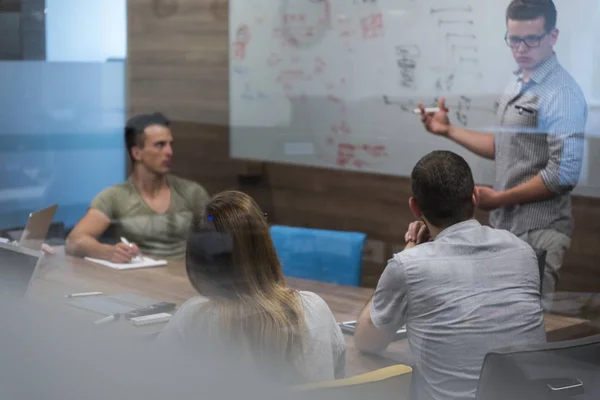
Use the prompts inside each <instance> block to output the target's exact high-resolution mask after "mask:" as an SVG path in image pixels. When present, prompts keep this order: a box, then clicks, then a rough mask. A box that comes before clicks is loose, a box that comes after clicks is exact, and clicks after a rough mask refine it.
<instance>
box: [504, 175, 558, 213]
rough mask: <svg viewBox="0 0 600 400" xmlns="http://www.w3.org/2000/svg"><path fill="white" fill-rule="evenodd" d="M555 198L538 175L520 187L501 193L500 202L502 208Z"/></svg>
mask: <svg viewBox="0 0 600 400" xmlns="http://www.w3.org/2000/svg"><path fill="white" fill-rule="evenodd" d="M553 196H555V194H554V193H553V192H552V191H551V190H550V189H548V186H546V184H545V183H544V180H543V179H542V177H541V176H540V174H538V175H536V176H534V177H533V178H531V179H530V180H528V181H527V182H525V183H523V184H521V185H519V186H515V187H514V188H512V189H508V190H505V191H504V192H500V202H501V207H509V206H513V205H516V204H527V203H534V202H536V201H543V200H548V199H550V198H552V197H553Z"/></svg>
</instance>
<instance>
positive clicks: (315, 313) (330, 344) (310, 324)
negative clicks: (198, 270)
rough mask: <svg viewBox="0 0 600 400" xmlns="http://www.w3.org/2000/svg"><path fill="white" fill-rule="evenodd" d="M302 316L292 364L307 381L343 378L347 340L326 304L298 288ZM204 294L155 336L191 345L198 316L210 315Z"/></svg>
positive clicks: (192, 299)
mask: <svg viewBox="0 0 600 400" xmlns="http://www.w3.org/2000/svg"><path fill="white" fill-rule="evenodd" d="M298 294H299V296H300V301H301V304H302V308H303V312H304V319H305V324H304V327H305V335H304V342H303V348H302V354H301V356H299V357H298V359H297V360H295V361H294V366H295V368H296V369H297V370H298V371H300V372H301V373H302V374H303V377H304V380H305V381H306V382H319V381H326V380H333V379H339V378H343V377H344V374H345V366H346V344H345V342H344V336H343V334H342V332H341V330H340V328H339V326H338V325H337V323H336V321H335V318H334V316H333V314H332V313H331V310H330V309H329V306H328V305H327V303H325V301H324V300H323V299H322V298H321V297H319V296H318V295H316V294H315V293H312V292H305V291H299V292H298ZM206 301H209V300H208V299H207V298H206V297H200V296H198V297H193V298H191V299H189V300H188V301H186V302H185V303H184V304H183V305H182V306H181V307H180V308H179V310H178V311H177V313H176V314H175V315H174V316H173V318H172V319H171V321H170V322H169V323H168V324H167V326H166V327H165V329H164V330H163V331H162V332H161V334H160V335H159V337H158V341H159V343H161V344H183V345H193V344H194V342H195V341H199V340H200V338H199V337H198V336H196V335H195V334H194V331H195V329H194V326H198V325H197V324H198V323H199V320H202V319H207V320H211V319H212V318H211V317H210V316H208V315H207V314H206V313H202V308H201V307H198V306H199V305H200V304H202V303H204V302H206Z"/></svg>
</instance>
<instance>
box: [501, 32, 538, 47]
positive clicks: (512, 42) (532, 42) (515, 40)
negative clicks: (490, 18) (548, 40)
mask: <svg viewBox="0 0 600 400" xmlns="http://www.w3.org/2000/svg"><path fill="white" fill-rule="evenodd" d="M548 33H549V32H546V33H544V34H543V35H529V36H525V37H519V36H509V35H508V33H506V35H504V41H506V44H507V45H508V47H510V48H512V49H516V48H517V47H519V45H520V44H521V43H525V46H527V47H528V48H534V47H540V43H542V39H543V38H544V37H545V36H546V35H547V34H548Z"/></svg>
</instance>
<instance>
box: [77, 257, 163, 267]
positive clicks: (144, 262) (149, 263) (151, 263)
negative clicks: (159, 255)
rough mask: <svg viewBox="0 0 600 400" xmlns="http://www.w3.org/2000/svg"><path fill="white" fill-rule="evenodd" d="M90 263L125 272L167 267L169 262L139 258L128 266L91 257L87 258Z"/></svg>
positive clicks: (127, 264)
mask: <svg viewBox="0 0 600 400" xmlns="http://www.w3.org/2000/svg"><path fill="white" fill-rule="evenodd" d="M85 259H86V260H88V261H91V262H94V263H97V264H102V265H104V266H106V267H109V268H112V269H118V270H123V269H136V268H150V267H160V266H163V265H167V261H166V260H154V259H152V258H150V257H144V256H141V257H137V258H136V259H134V260H133V261H131V262H129V263H126V264H117V263H113V262H110V261H106V260H101V259H98V258H90V257H86V258H85Z"/></svg>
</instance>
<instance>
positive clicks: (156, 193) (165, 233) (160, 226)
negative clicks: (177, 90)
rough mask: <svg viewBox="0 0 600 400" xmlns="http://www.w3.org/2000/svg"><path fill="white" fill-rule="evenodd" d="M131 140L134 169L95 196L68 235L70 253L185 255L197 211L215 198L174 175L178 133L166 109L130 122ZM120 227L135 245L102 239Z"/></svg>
mask: <svg viewBox="0 0 600 400" xmlns="http://www.w3.org/2000/svg"><path fill="white" fill-rule="evenodd" d="M125 142H126V145H127V150H128V151H129V155H130V157H131V160H132V162H133V173H132V174H131V176H130V177H129V179H128V180H127V181H126V182H124V183H121V184H118V185H115V186H112V187H109V188H107V189H105V190H103V191H102V192H101V193H100V194H98V195H97V196H96V197H95V198H94V199H93V200H92V204H91V207H90V209H89V210H88V212H87V214H86V215H85V216H84V217H83V218H82V219H81V221H79V223H78V224H77V225H76V226H75V228H73V231H72V232H71V233H70V234H69V237H68V238H67V246H66V250H67V253H69V254H72V255H77V256H80V257H93V258H101V259H105V260H109V261H112V262H116V263H127V262H130V261H131V260H132V259H133V258H134V257H136V256H137V255H139V254H140V253H141V254H144V255H149V256H154V257H160V258H182V257H183V256H184V255H185V242H186V237H187V233H188V229H189V225H190V221H191V219H192V215H194V214H198V213H201V212H202V210H203V209H204V206H205V205H206V203H207V202H208V200H209V197H208V194H207V193H206V191H205V190H204V188H202V186H200V185H199V184H197V183H195V182H192V181H189V180H186V179H182V178H178V177H176V176H173V175H169V170H170V167H171V158H172V157H173V149H172V147H171V145H172V143H173V135H172V133H171V130H170V128H169V121H168V120H167V119H166V118H165V117H164V116H163V115H162V114H160V113H154V114H150V115H138V116H136V117H133V118H131V119H130V120H129V121H128V122H127V126H126V128H125ZM111 225H112V226H114V228H115V230H116V233H117V238H119V237H124V238H126V239H127V240H128V241H129V242H130V243H131V245H127V244H125V243H122V242H119V243H117V244H115V245H107V244H103V243H100V242H99V241H98V237H100V236H101V235H102V234H103V233H104V232H105V231H106V230H107V229H108V228H109V227H110V226H111Z"/></svg>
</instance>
